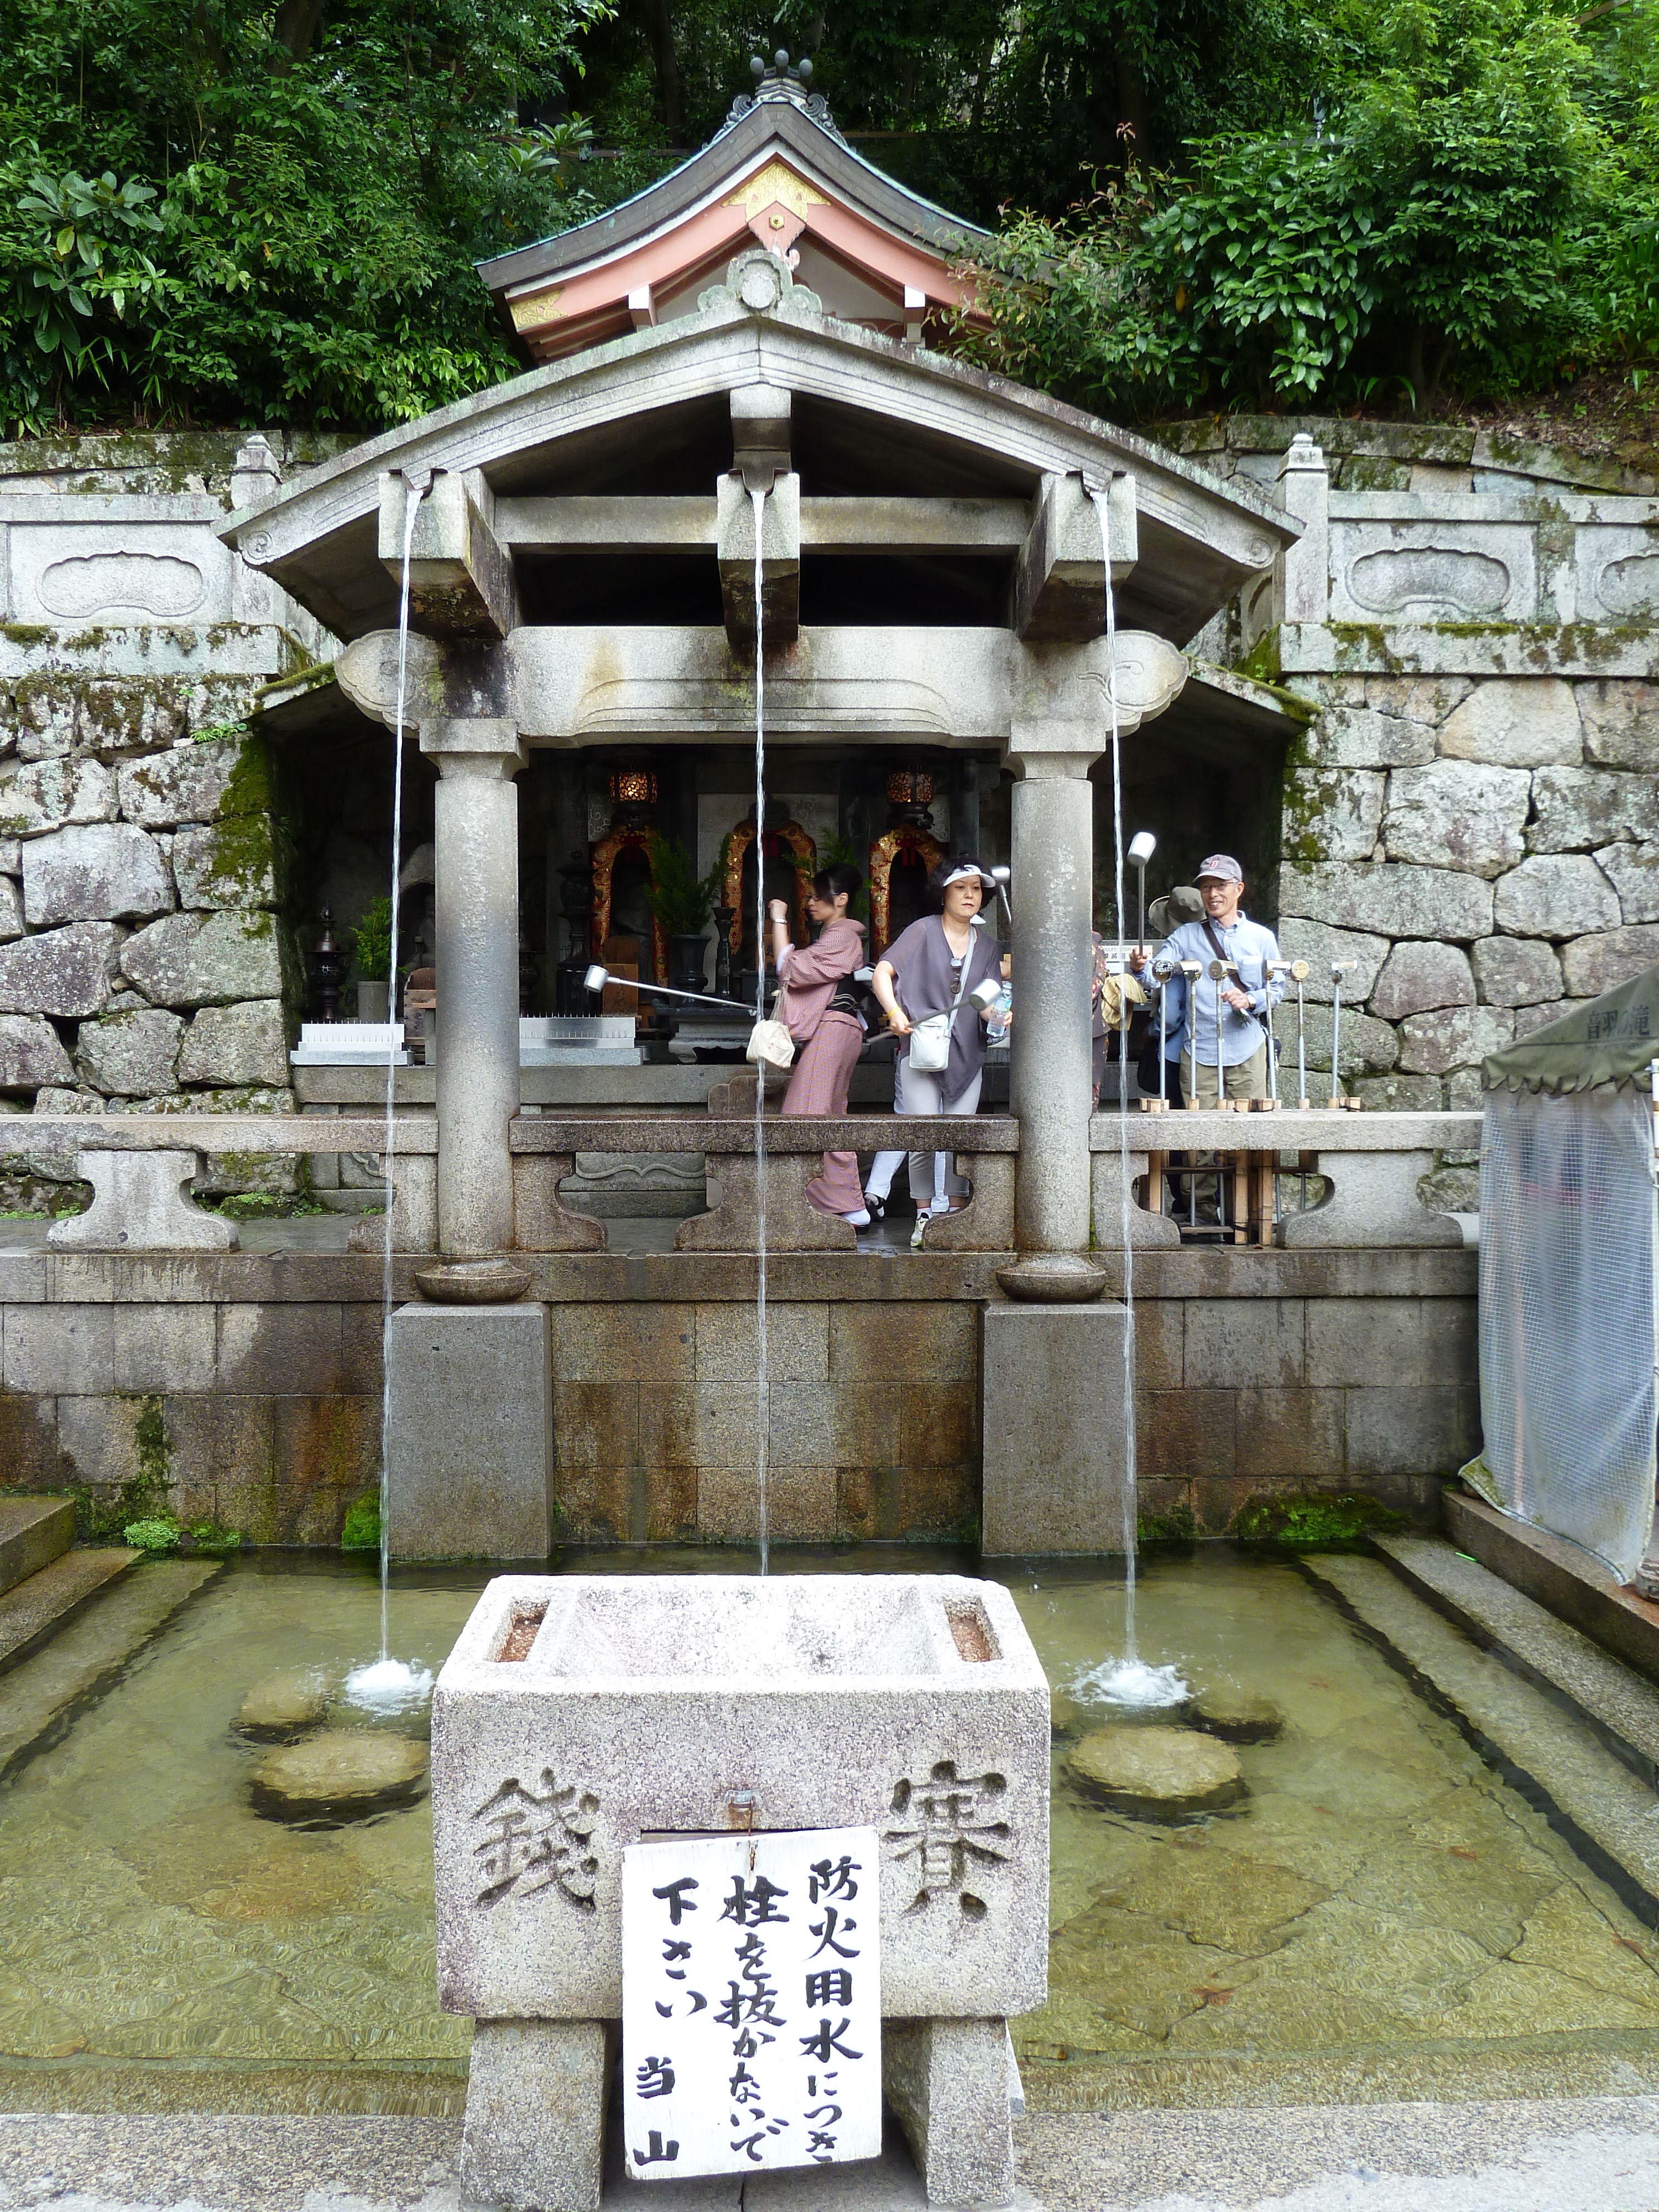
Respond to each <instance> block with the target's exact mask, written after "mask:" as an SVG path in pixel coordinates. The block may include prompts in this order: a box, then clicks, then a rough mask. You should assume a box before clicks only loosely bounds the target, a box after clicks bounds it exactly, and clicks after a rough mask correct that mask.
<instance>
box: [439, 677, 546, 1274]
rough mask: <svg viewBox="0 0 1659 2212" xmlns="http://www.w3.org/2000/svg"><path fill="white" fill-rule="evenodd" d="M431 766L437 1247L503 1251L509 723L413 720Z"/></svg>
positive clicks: (511, 845) (509, 1100)
mask: <svg viewBox="0 0 1659 2212" xmlns="http://www.w3.org/2000/svg"><path fill="white" fill-rule="evenodd" d="M421 750H422V752H423V753H424V754H425V755H426V756H427V757H428V759H429V760H433V761H435V763H437V767H438V772H439V782H438V788H437V791H436V793H435V806H434V842H435V848H436V849H435V857H434V878H435V881H434V892H435V908H436V921H437V938H438V944H437V966H438V992H439V1000H438V1007H439V1022H440V1025H441V1026H440V1031H439V1039H440V1042H439V1049H438V1084H437V1090H438V1249H439V1250H440V1251H441V1252H442V1253H443V1254H445V1255H447V1256H453V1257H456V1258H481V1257H484V1256H487V1255H490V1254H492V1253H497V1252H505V1251H508V1250H510V1249H512V1246H513V1160H512V1154H511V1152H510V1149H509V1143H508V1131H509V1127H510V1124H511V1122H512V1120H513V1115H515V1114H516V1113H517V1112H518V1110H519V795H518V792H517V789H516V788H515V787H514V784H513V778H514V776H516V775H517V774H518V773H519V770H520V769H521V768H522V767H523V766H524V763H525V752H524V747H523V745H522V744H521V743H520V738H519V733H518V730H517V728H516V726H514V724H513V723H512V722H510V721H505V720H495V719H493V718H480V719H479V720H441V721H437V722H434V723H422V726H421Z"/></svg>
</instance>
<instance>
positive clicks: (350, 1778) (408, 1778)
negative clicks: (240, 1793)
mask: <svg viewBox="0 0 1659 2212" xmlns="http://www.w3.org/2000/svg"><path fill="white" fill-rule="evenodd" d="M426 1759H427V1750H426V1746H425V1745H424V1744H423V1743H411V1742H410V1739H409V1738H408V1737H407V1736H405V1735H387V1734H386V1733H385V1732H384V1731H383V1730H381V1729H322V1730H321V1731H320V1732H319V1734H318V1735H309V1736H307V1737H305V1738H304V1739H303V1741H301V1742H299V1743H289V1744H283V1746H281V1747H280V1748H278V1749H277V1750H276V1751H270V1752H267V1753H266V1754H265V1756H264V1758H263V1759H261V1760H260V1761H259V1764H258V1766H256V1767H255V1768H254V1770H253V1782H252V1786H253V1809H254V1811H255V1812H256V1813H263V1814H264V1815H265V1817H266V1819H267V1820H318V1821H330V1822H339V1821H343V1820H362V1819H364V1818H366V1817H367V1815H368V1814H370V1813H384V1812H386V1811H388V1810H389V1809H390V1808H392V1807H393V1806H396V1805H412V1804H413V1803H414V1802H415V1800H416V1798H417V1797H418V1796H420V1794H421V1790H422V1786H423V1784H425V1781H426Z"/></svg>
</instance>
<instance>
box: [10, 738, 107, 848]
mask: <svg viewBox="0 0 1659 2212" xmlns="http://www.w3.org/2000/svg"><path fill="white" fill-rule="evenodd" d="M115 815H116V804H115V778H114V777H113V776H112V775H111V774H110V771H109V770H108V769H106V767H105V766H104V764H103V763H102V762H101V761H96V760H91V759H88V758H86V757H82V758H81V759H79V760H70V759H68V758H64V759H62V760H42V761H35V762H33V763H29V764H28V765H27V766H26V767H23V768H20V769H18V770H17V771H16V773H15V775H12V776H11V777H10V778H9V780H8V781H6V782H5V783H3V784H0V829H5V830H7V831H9V833H10V834H11V835H12V836H16V837H39V836H44V835H45V833H46V831H47V830H49V829H62V828H63V826H64V823H66V822H112V821H113V820H114V819H115Z"/></svg>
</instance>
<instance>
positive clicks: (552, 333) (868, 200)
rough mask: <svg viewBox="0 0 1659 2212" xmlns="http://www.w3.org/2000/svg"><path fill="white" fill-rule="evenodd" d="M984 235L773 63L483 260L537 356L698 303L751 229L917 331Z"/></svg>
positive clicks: (847, 296)
mask: <svg viewBox="0 0 1659 2212" xmlns="http://www.w3.org/2000/svg"><path fill="white" fill-rule="evenodd" d="M982 235H983V233H982V232H981V231H979V230H977V229H975V227H974V226H973V225H972V224H971V223H967V222H962V221H961V220H960V219H959V218H958V217H957V216H951V215H950V214H947V213H946V211H945V210H944V209H942V208H939V207H936V206H934V204H933V202H932V201H931V200H926V199H923V198H922V197H921V196H920V195H919V194H918V193H915V192H912V191H907V190H906V189H905V187H904V186H903V185H900V184H897V183H896V182H895V181H894V180H893V179H892V178H890V177H889V176H885V175H884V174H883V173H882V172H881V171H880V170H879V169H877V168H875V167H872V165H871V164H870V163H869V162H868V161H865V160H864V159H863V158H862V156H861V155H858V154H856V153H854V151H853V149H851V147H849V146H848V143H847V142H846V141H845V139H843V138H842V136H841V133H840V132H839V131H837V130H836V126H835V125H834V123H833V122H832V121H831V120H830V118H829V112H828V110H827V109H826V108H825V106H824V104H823V100H821V99H818V98H817V97H812V98H809V97H808V96H807V94H805V90H804V89H803V88H802V87H801V85H800V84H799V82H797V81H796V80H795V79H794V78H793V77H791V76H788V75H787V74H785V73H774V74H772V75H770V76H768V77H767V78H766V79H765V81H764V82H763V83H762V85H761V87H760V88H759V90H758V92H757V94H755V95H754V96H753V97H748V96H745V97H744V98H743V99H741V100H738V101H737V102H735V103H734V105H733V106H732V113H731V115H730V116H729V117H728V118H727V120H726V125H725V127H724V128H723V129H722V130H721V131H719V132H717V133H716V135H715V136H714V137H713V138H711V139H710V140H709V142H708V144H707V145H706V146H705V147H703V148H702V150H701V151H700V152H698V153H696V154H694V155H692V156H691V158H690V161H684V162H683V163H682V164H681V165H680V167H678V169H675V170H673V171H671V173H670V174H669V175H667V176H665V177H663V178H661V179H659V180H658V182H657V183H656V184H654V185H650V186H648V187H647V190H646V191H642V192H638V193H635V196H634V197H633V198H632V199H629V200H624V201H623V203H622V204H620V205H619V206H617V207H614V208H611V209H608V210H606V212H605V214H604V215H599V216H594V217H593V218H592V221H591V222H585V223H581V224H579V225H578V226H577V227H576V228H574V230H568V231H564V232H562V233H561V234H559V235H558V236H557V237H556V238H548V239H543V240H540V241H539V242H538V244H536V245H534V246H521V247H520V248H519V249H518V250H517V251H516V252H512V253H504V254H501V255H500V256H499V257H497V258H495V260H493V261H485V262H481V263H480V264H478V273H479V275H480V276H481V277H482V278H483V282H484V284H485V285H486V287H487V288H488V289H489V293H490V295H491V297H492V298H493V299H494V300H495V302H496V305H497V306H498V307H499V308H500V309H501V313H502V314H503V315H504V317H505V318H506V319H507V322H508V324H509V325H511V327H512V329H513V332H514V334H515V335H516V336H517V337H518V338H519V340H520V343H522V344H523V345H524V346H525V348H526V350H527V351H528V353H529V354H530V356H531V357H532V360H535V361H538V362H543V361H551V360H555V359H556V358H558V357H559V356H562V355H564V354H569V353H574V352H576V351H578V350H580V349H581V348H583V347H586V346H590V345H596V344H599V343H603V342H604V341H605V339H607V338H613V337H619V336H620V335H621V334H622V333H623V331H629V330H639V329H643V328H647V327H648V326H650V325H653V324H656V323H659V322H665V321H668V320H671V319H676V318H677V317H678V316H680V315H683V314H690V313H694V312H695V310H696V304H697V296H698V293H699V291H700V289H702V287H704V286H706V285H707V284H708V283H709V282H710V281H711V279H713V278H714V277H716V276H718V275H719V274H720V271H721V270H723V269H724V268H725V267H726V264H727V263H728V262H729V261H730V260H731V259H732V257H733V256H734V255H735V254H737V253H738V252H741V251H742V250H743V249H744V247H746V246H749V245H750V244H753V243H757V244H759V245H761V246H765V247H766V248H767V249H768V250H769V252H775V253H781V254H783V255H784V256H785V257H786V258H788V259H789V260H790V261H791V263H792V264H793V266H794V267H795V268H796V270H797V272H798V274H799V277H800V280H801V282H802V283H805V284H808V285H810V286H811V288H812V289H813V290H815V291H816V292H817V294H818V295H820V297H822V298H823V301H824V304H825V307H826V308H827V309H828V311H829V313H832V314H835V315H836V316H837V317H838V319H842V320H844V321H848V322H854V323H859V324H861V325H863V326H864V327H865V328H866V329H869V330H877V331H882V332H884V334H886V335H887V336H890V337H915V338H920V337H921V335H922V332H923V331H924V329H925V328H926V327H927V324H928V322H929V319H937V318H939V316H941V315H942V314H943V313H945V312H946V311H949V310H953V309H955V308H957V307H960V306H963V305H965V304H966V303H967V294H966V290H965V288H964V286H963V283H962V282H961V280H960V279H959V278H957V277H956V276H953V275H952V274H951V262H952V260H953V258H955V257H957V255H959V254H960V253H961V252H962V251H963V247H964V246H966V245H967V244H968V243H969V241H970V240H974V239H976V238H979V237H981V236H982Z"/></svg>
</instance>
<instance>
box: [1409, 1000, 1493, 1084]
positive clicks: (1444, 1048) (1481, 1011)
mask: <svg viewBox="0 0 1659 2212" xmlns="http://www.w3.org/2000/svg"><path fill="white" fill-rule="evenodd" d="M1514 1036H1515V1016H1514V1015H1513V1014H1512V1013H1511V1012H1510V1010H1509V1008H1508V1007H1507V1006H1442V1007H1440V1008H1438V1009H1437V1011H1436V1012H1433V1013H1427V1014H1413V1015H1411V1016H1410V1017H1409V1018H1408V1019H1407V1020H1406V1021H1403V1022H1402V1023H1401V1024H1400V1065H1401V1067H1402V1068H1403V1069H1404V1070H1405V1071H1406V1072H1407V1073H1408V1074H1419V1075H1444V1074H1446V1073H1448V1072H1449V1070H1450V1069H1452V1068H1454V1067H1473V1066H1478V1065H1479V1063H1480V1060H1482V1059H1483V1058H1484V1057H1485V1055H1486V1054H1487V1053H1489V1052H1499V1051H1501V1050H1502V1049H1503V1048H1504V1046H1505V1045H1506V1044H1508V1043H1510V1042H1511V1041H1512V1039H1513V1038H1514Z"/></svg>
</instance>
